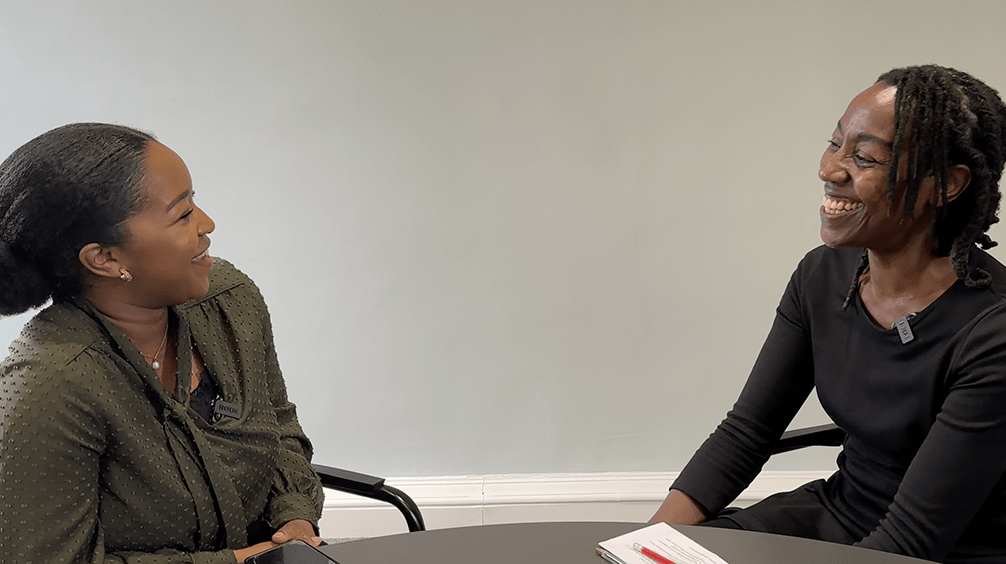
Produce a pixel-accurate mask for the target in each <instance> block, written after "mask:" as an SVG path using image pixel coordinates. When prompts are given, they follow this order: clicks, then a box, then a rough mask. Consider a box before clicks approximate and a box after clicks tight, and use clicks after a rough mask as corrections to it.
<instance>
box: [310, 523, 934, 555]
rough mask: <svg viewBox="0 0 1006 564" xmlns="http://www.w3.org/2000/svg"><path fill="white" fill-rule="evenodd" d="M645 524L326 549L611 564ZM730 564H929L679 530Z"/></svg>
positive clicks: (724, 532)
mask: <svg viewBox="0 0 1006 564" xmlns="http://www.w3.org/2000/svg"><path fill="white" fill-rule="evenodd" d="M643 526H645V525H642V524H639V523H589V522H588V523H516V524H509V525H483V526H479V527H459V528H456V529H438V530H435V531H424V532H419V533H406V534H401V535H391V536H387V537H377V538H372V539H364V540H358V541H352V542H347V543H342V544H336V545H331V546H325V547H322V550H323V551H324V552H325V553H326V554H328V555H329V556H331V557H332V558H335V559H336V560H338V561H339V562H340V564H369V563H373V564H398V563H401V564H426V563H431V564H432V563H436V564H461V563H464V564H471V563H477V564H528V563H532V564H533V563H539V562H541V563H547V564H606V563H605V561H604V560H602V559H601V558H600V557H599V556H597V554H596V553H595V552H594V547H595V546H597V543H598V542H600V541H603V540H607V539H609V538H611V537H615V536H618V535H621V534H623V533H627V532H629V531H632V530H635V529H638V528H641V527H643ZM675 528H676V529H678V530H679V531H681V532H682V533H684V534H685V535H687V536H689V537H691V538H692V539H694V540H695V541H696V542H698V543H699V544H701V545H703V546H705V547H706V548H708V549H709V550H711V551H713V552H715V553H716V554H718V555H719V556H720V558H722V559H724V560H726V561H727V563H728V564H791V563H792V564H835V563H842V564H845V563H855V564H925V563H926V562H927V561H925V560H918V559H916V558H908V557H907V556H898V555H896V554H889V553H886V552H878V551H875V550H867V549H865V548H853V547H851V546H845V545H840V544H834V543H828V542H821V541H813V540H807V539H798V538H794V537H785V536H782V535H769V534H764V533H752V532H748V531H734V530H729V529H715V528H711V527H684V526H678V527H675Z"/></svg>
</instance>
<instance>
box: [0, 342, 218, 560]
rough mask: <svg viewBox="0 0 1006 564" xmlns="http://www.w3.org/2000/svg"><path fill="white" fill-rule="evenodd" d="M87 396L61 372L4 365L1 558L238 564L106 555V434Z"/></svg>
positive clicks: (0, 388)
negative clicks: (102, 494) (102, 485)
mask: <svg viewBox="0 0 1006 564" xmlns="http://www.w3.org/2000/svg"><path fill="white" fill-rule="evenodd" d="M12 356H13V355H12ZM85 388H87V386H84V385H82V384H80V383H78V382H76V381H75V380H74V379H72V378H62V377H60V374H59V372H58V371H57V369H55V368H50V367H48V366H39V364H38V363H34V362H27V361H24V360H21V361H18V360H14V361H13V362H12V361H11V360H10V359H9V360H8V362H6V363H4V365H3V369H2V372H0V473H2V475H3V479H2V482H0V484H2V485H0V492H2V495H0V554H2V555H4V558H5V559H6V558H10V559H11V560H10V561H13V562H67V563H76V564H84V563H90V564H109V563H120V562H121V563H126V562H128V563H132V564H182V563H199V564H234V563H235V562H236V560H235V558H234V552H233V551H231V550H223V551H219V552H197V553H187V552H182V551H178V550H162V551H158V552H157V553H153V554H145V553H116V554H106V553H105V550H104V537H103V531H102V527H101V522H100V518H99V515H98V513H99V512H98V506H99V499H98V487H97V484H98V483H99V471H100V459H101V456H102V453H103V452H104V449H105V434H104V426H103V423H102V420H103V419H102V415H101V414H100V412H99V411H98V407H97V406H98V405H99V404H100V402H98V401H96V400H94V397H93V394H92V393H91V390H90V389H85ZM5 561H6V560H5Z"/></svg>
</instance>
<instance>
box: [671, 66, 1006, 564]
mask: <svg viewBox="0 0 1006 564" xmlns="http://www.w3.org/2000/svg"><path fill="white" fill-rule="evenodd" d="M1004 159H1006V107H1004V105H1003V102H1002V100H1001V99H1000V97H999V96H998V94H997V93H996V92H995V91H994V90H993V89H991V88H990V87H988V86H987V85H985V84H984V83H982V82H981V81H979V80H977V79H975V78H974V77H972V76H970V75H968V74H966V73H963V72H960V71H956V70H954V69H949V68H943V67H938V66H932V65H929V66H921V67H908V68H901V69H895V70H892V71H890V72H888V73H885V74H884V75H882V76H881V77H880V78H879V79H878V81H877V83H876V84H874V85H873V86H871V87H870V88H868V89H866V90H865V91H863V92H862V93H861V94H859V95H858V96H856V98H854V99H853V100H852V102H851V103H850V105H849V107H848V109H847V110H846V112H845V114H844V115H843V116H842V117H841V119H839V121H838V125H837V126H836V128H835V131H834V133H833V134H832V138H831V140H830V141H829V142H828V146H827V147H826V148H825V151H824V154H823V155H822V157H821V168H820V172H819V176H820V178H821V180H822V181H823V182H824V199H823V203H822V206H821V208H820V211H819V214H820V217H821V238H822V239H823V240H824V243H825V246H823V247H820V248H818V249H816V250H814V251H812V252H810V253H809V254H808V255H807V256H806V257H805V258H804V260H803V261H802V262H801V263H800V266H799V267H798V268H797V270H796V272H795V273H794V274H793V277H792V279H791V281H790V284H789V286H788V287H787V290H786V293H785V295H784V296H783V299H782V302H781V303H780V305H779V308H778V310H777V315H776V319H775V322H774V323H773V326H772V330H771V332H770V334H769V337H768V339H767V341H766V343H765V345H764V347H763V349H762V352H761V353H760V355H759V357H758V360H757V361H756V363H755V366H754V368H753V370H752V373H751V376H750V377H749V380H748V382H747V384H746V385H745V387H744V390H743V391H742V392H741V396H740V398H739V399H738V401H737V403H736V404H735V405H734V407H733V409H732V410H731V411H730V412H729V413H728V414H727V417H726V419H725V420H724V421H723V422H722V423H721V424H720V426H719V427H718V428H717V429H716V432H715V433H713V435H711V436H710V438H709V439H708V440H707V441H706V442H705V443H704V444H703V445H702V447H701V448H700V449H699V450H698V452H696V454H695V456H694V457H693V458H692V460H691V461H690V462H689V463H688V465H687V466H686V467H685V469H684V470H683V471H682V473H681V475H680V477H679V478H678V480H676V481H675V483H674V484H673V485H672V489H671V491H670V492H669V494H668V495H667V498H666V499H665V501H664V503H663V505H662V506H661V507H660V509H659V510H658V511H657V513H656V514H655V515H654V516H653V518H652V520H653V521H666V522H669V523H679V524H696V523H702V522H706V523H708V524H710V525H714V526H724V527H736V528H742V529H749V530H758V531H767V532H775V533H782V534H791V535H797V536H804V537H809V538H817V539H823V540H830V541H834V542H841V543H847V544H857V545H859V546H864V547H869V548H875V549H878V550H885V551H890V552H896V553H901V554H906V555H909V556H914V557H919V558H925V559H930V560H939V561H945V562H1006V535H1003V531H1004V530H1006V480H1004V479H1003V475H1004V472H1006V298H1004V295H1006V268H1004V267H1003V265H1001V264H1000V263H999V262H998V261H996V260H995V259H993V258H992V257H991V256H989V255H988V254H987V253H985V252H984V251H982V250H981V249H979V248H978V246H980V247H983V248H986V249H987V248H990V247H991V246H993V245H994V244H995V243H993V242H992V241H991V240H990V239H989V237H988V235H987V234H986V232H987V230H988V228H989V227H990V226H991V225H992V224H993V223H995V222H996V221H998V219H997V217H996V213H997V210H998V205H999V199H1000V194H999V179H1000V176H1001V174H1002V170H1003V162H1004ZM976 245H977V246H976ZM815 387H816V388H817V393H818V396H819V397H820V400H821V404H822V406H823V407H824V409H825V411H826V412H827V413H828V414H829V415H830V416H831V417H832V419H833V420H834V421H835V422H836V423H837V424H838V425H839V426H840V427H841V428H842V429H844V430H845V431H846V433H847V435H848V438H847V440H846V442H845V444H844V447H843V450H842V453H841V454H840V456H839V460H838V467H839V470H838V472H836V473H835V474H834V475H833V476H832V477H831V478H829V479H828V480H827V481H824V480H822V481H818V482H813V483H811V484H807V485H805V486H803V487H801V488H798V489H797V490H794V491H793V492H787V493H783V494H777V495H775V496H771V497H769V498H767V499H766V500H764V501H762V502H761V503H758V504H756V505H754V506H752V507H750V508H747V509H742V510H738V511H735V510H729V509H727V510H725V509H724V508H725V506H726V504H728V503H729V502H730V501H731V500H733V499H734V497H736V495H737V494H739V493H740V492H741V490H743V489H744V487H746V486H747V485H748V484H749V483H750V482H751V480H752V479H753V478H754V476H755V475H756V474H757V473H758V471H759V470H760V468H761V466H762V465H763V464H764V462H765V461H766V460H767V458H768V456H769V454H770V453H771V450H772V446H773V444H774V442H775V441H776V440H777V439H778V438H779V436H780V435H781V434H782V432H783V431H784V430H785V428H786V426H787V425H788V424H789V422H790V421H791V420H792V418H793V416H794V415H795V414H796V412H797V410H798V409H799V408H800V406H801V405H802V404H803V402H804V400H805V399H806V397H807V396H808V394H809V393H810V392H811V390H812V389H813V388H815Z"/></svg>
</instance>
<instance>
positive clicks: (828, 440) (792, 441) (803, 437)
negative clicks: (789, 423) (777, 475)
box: [772, 423, 845, 454]
mask: <svg viewBox="0 0 1006 564" xmlns="http://www.w3.org/2000/svg"><path fill="white" fill-rule="evenodd" d="M843 441H845V431H843V430H841V429H839V428H838V425H835V424H834V423H828V424H827V425H817V426H814V427H804V428H802V429H793V430H792V431H786V432H785V433H783V434H782V437H780V438H779V441H778V442H777V443H776V444H775V448H773V449H772V454H779V453H783V452H789V451H791V450H797V449H801V448H804V447H809V446H832V447H836V446H842V442H843Z"/></svg>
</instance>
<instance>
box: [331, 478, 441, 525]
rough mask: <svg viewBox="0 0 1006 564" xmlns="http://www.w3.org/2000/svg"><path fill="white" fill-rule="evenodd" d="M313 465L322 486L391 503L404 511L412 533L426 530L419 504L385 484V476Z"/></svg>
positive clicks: (403, 513)
mask: <svg viewBox="0 0 1006 564" xmlns="http://www.w3.org/2000/svg"><path fill="white" fill-rule="evenodd" d="M311 467H312V468H314V471H315V472H317V473H318V477H319V478H321V485H322V486H324V487H326V488H330V489H333V490H338V491H341V492H346V493H351V494H356V495H360V496H363V497H369V498H371V499H376V500H378V501H383V502H385V503H390V504H391V505H394V506H395V507H397V508H398V511H400V512H401V513H402V517H404V518H405V522H406V524H408V526H409V532H410V533H414V532H416V531H425V530H426V523H425V522H423V514H422V512H420V511H419V506H417V505H416V503H415V502H414V501H412V498H411V497H409V496H408V494H406V493H405V492H403V491H402V490H400V489H398V488H394V487H391V486H389V485H387V484H385V483H384V478H378V477H377V476H370V475H368V474H360V473H359V472H352V471H350V470H343V469H342V468H334V467H332V466H324V465H322V464H312V465H311Z"/></svg>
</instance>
